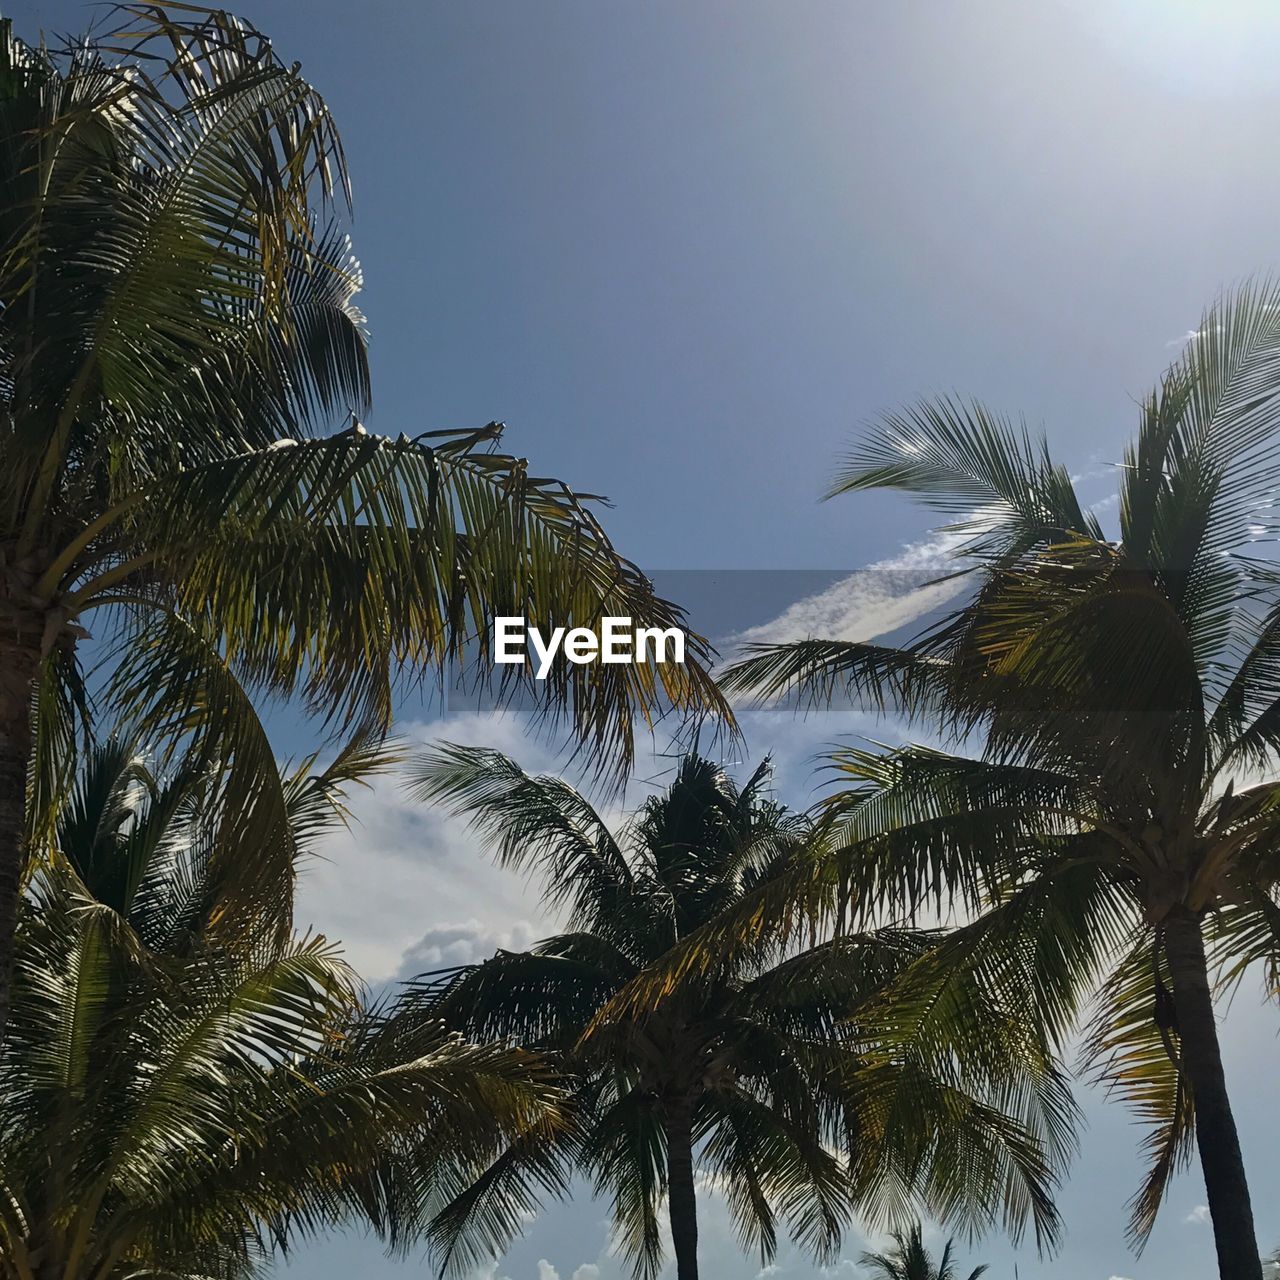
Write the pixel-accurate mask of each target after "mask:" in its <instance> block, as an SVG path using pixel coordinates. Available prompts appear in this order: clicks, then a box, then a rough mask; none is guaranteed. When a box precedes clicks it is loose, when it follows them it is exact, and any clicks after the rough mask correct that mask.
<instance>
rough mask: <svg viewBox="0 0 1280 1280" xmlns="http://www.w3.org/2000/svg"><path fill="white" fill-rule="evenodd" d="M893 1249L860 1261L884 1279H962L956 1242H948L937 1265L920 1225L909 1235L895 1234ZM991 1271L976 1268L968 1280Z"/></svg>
mask: <svg viewBox="0 0 1280 1280" xmlns="http://www.w3.org/2000/svg"><path fill="white" fill-rule="evenodd" d="M892 1239H893V1249H892V1251H891V1252H889V1253H864V1254H863V1255H862V1257H861V1258H860V1259H859V1261H860V1262H861V1263H862V1265H863V1266H864V1267H870V1268H871V1270H872V1271H873V1272H874V1273H875V1274H876V1275H878V1276H880V1277H881V1280H958V1273H957V1272H956V1269H955V1263H954V1260H953V1258H952V1257H951V1248H952V1246H953V1245H954V1243H955V1241H954V1240H948V1241H947V1243H946V1245H945V1246H944V1247H943V1250H942V1257H941V1258H939V1259H938V1261H937V1262H936V1263H935V1262H934V1261H933V1259H932V1258H931V1257H929V1251H928V1249H926V1248H925V1247H924V1231H923V1229H922V1228H921V1226H920V1224H919V1223H918V1222H917V1223H915V1225H914V1226H912V1227H911V1228H910V1230H908V1231H906V1232H902V1231H895V1232H893V1234H892ZM986 1270H987V1267H986V1265H985V1264H984V1265H983V1266H980V1267H974V1269H973V1270H972V1271H970V1272H969V1275H968V1277H967V1280H978V1277H979V1276H980V1275H982V1274H983V1273H984V1272H985V1271H986Z"/></svg>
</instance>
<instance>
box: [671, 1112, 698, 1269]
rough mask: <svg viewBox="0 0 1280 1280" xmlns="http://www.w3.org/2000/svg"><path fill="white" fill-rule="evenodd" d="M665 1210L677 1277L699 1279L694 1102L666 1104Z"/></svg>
mask: <svg viewBox="0 0 1280 1280" xmlns="http://www.w3.org/2000/svg"><path fill="white" fill-rule="evenodd" d="M666 1136H667V1212H668V1214H669V1215H670V1218H671V1243H672V1245H673V1246H674V1248H675V1254H676V1280H698V1202H697V1192H696V1190H695V1188H694V1182H693V1103H692V1102H691V1101H690V1100H689V1099H688V1098H673V1099H669V1100H668V1101H667V1104H666Z"/></svg>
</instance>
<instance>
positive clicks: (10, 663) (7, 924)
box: [0, 634, 40, 1052]
mask: <svg viewBox="0 0 1280 1280" xmlns="http://www.w3.org/2000/svg"><path fill="white" fill-rule="evenodd" d="M4 639H5V640H7V641H8V643H3V642H0V1046H2V1045H3V1036H4V1029H5V1025H6V1023H7V1022H8V1020H9V987H10V983H11V980H12V977H13V947H14V929H15V926H16V925H17V919H18V895H19V893H20V891H21V888H22V873H23V870H24V869H25V865H26V851H27V769H28V765H29V763H30V759H31V701H32V695H33V693H34V691H35V681H36V673H37V672H38V670H39V667H40V647H39V642H38V641H37V642H36V643H35V644H34V645H32V644H30V643H24V640H25V639H28V638H26V637H21V636H19V637H17V638H16V639H15V637H14V636H13V635H12V634H11V635H10V636H7V637H5V638H4ZM2 1051H3V1050H2V1049H0V1052H2Z"/></svg>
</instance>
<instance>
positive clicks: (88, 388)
mask: <svg viewBox="0 0 1280 1280" xmlns="http://www.w3.org/2000/svg"><path fill="white" fill-rule="evenodd" d="M120 12H121V13H122V14H123V26H122V27H121V29H119V30H117V31H115V32H111V33H107V34H104V35H102V36H101V37H99V38H98V39H97V40H96V41H89V40H86V41H81V42H76V43H73V44H72V45H70V46H69V47H68V48H67V49H66V50H64V51H63V52H61V53H60V54H58V53H54V52H50V51H49V50H47V49H46V48H45V47H44V46H40V47H35V46H31V45H27V44H24V43H22V42H21V41H20V40H18V39H16V38H15V37H14V36H13V34H12V32H11V29H10V24H9V22H8V21H5V20H0V675H2V679H0V1025H2V1024H3V1020H4V1017H5V1009H6V1007H7V999H8V979H7V974H8V971H9V967H10V958H11V957H10V952H11V944H12V935H13V925H14V918H15V911H16V909H17V902H18V892H19V885H20V883H21V880H22V877H23V874H24V869H25V868H24V855H23V848H24V839H25V836H26V829H27V827H28V826H31V827H38V826H40V825H41V824H42V823H43V824H45V825H47V822H48V820H49V815H50V814H51V813H52V810H53V807H54V804H55V797H56V792H57V790H58V789H59V787H61V786H64V785H65V784H66V783H67V781H68V780H69V777H70V770H71V769H72V767H73V766H72V762H71V756H72V752H71V750H70V747H71V745H72V743H73V741H74V736H75V725H76V723H77V722H78V720H79V719H81V718H82V717H83V713H84V711H85V708H86V706H87V702H88V697H87V694H86V692H85V682H84V676H83V673H82V671H81V669H80V666H79V663H78V660H77V645H78V642H79V641H80V640H82V639H83V638H84V637H85V636H86V635H87V632H86V631H85V629H84V627H85V624H86V623H87V622H88V621H89V620H90V616H91V615H96V618H97V621H96V623H95V628H96V629H99V634H100V635H101V636H102V637H103V638H105V639H106V640H107V641H108V643H109V644H110V646H111V647H112V649H113V651H114V652H115V653H116V654H117V656H118V655H119V654H121V653H123V654H124V655H125V660H124V661H122V662H120V664H119V666H118V667H116V668H115V669H114V687H113V690H112V694H113V697H114V699H115V701H116V702H117V703H118V704H119V705H120V706H121V707H122V708H123V713H124V714H126V715H128V716H135V717H141V718H144V719H145V720H147V721H148V722H149V724H150V725H151V727H152V728H153V729H154V730H155V731H156V732H157V736H158V737H161V738H163V737H164V736H165V734H167V733H168V732H169V731H171V730H178V731H180V732H185V733H188V734H195V735H196V736H197V737H198V739H199V741H200V743H201V747H202V750H203V751H204V755H205V759H206V760H207V761H213V760H215V759H216V760H219V761H222V762H223V764H224V765H225V767H227V768H229V769H231V770H233V772H234V773H235V774H236V775H237V783H236V785H237V786H238V787H239V789H240V792H241V803H240V805H239V806H238V807H239V809H240V811H241V813H242V814H243V815H244V816H245V819H246V821H248V820H249V815H250V813H252V814H253V815H254V820H255V821H256V822H257V823H258V824H259V826H260V827H263V828H264V829H265V826H272V825H274V827H275V829H276V833H277V835H282V834H285V833H287V825H286V824H285V822H284V808H283V801H282V798H281V796H280V794H279V791H278V787H277V786H276V785H275V782H274V781H273V780H274V779H275V777H276V775H275V772H274V769H273V768H271V767H270V764H271V762H270V758H269V757H270V752H269V750H267V748H266V746H265V739H264V738H263V735H262V732H261V726H260V725H259V724H258V721H257V718H256V716H255V715H254V713H253V706H252V703H251V701H250V695H251V694H254V693H263V692H267V693H271V694H280V695H292V694H298V695H300V696H301V699H302V700H303V702H304V703H305V705H306V706H307V708H308V709H309V710H311V711H313V712H316V713H318V714H319V715H320V716H321V717H322V718H327V719H328V720H329V721H330V722H332V723H333V724H336V725H338V726H340V727H344V728H350V727H352V726H355V725H358V724H372V725H376V726H385V724H386V722H387V720H388V717H389V715H390V710H391V698H392V692H393V676H394V673H395V672H396V670H397V669H401V668H403V669H405V670H408V671H411V672H416V673H418V674H419V675H421V673H422V672H424V671H428V670H438V669H439V668H441V667H442V666H443V664H445V663H446V662H448V661H450V660H453V659H457V660H462V659H464V658H465V657H466V656H467V654H468V653H469V652H471V650H472V649H474V648H475V647H476V644H477V643H479V645H480V648H481V650H483V649H484V647H485V646H484V644H483V641H484V638H485V637H486V636H487V635H488V633H489V629H490V621H491V619H492V618H493V617H494V616H495V615H502V614H510V615H523V616H526V617H527V618H529V620H530V621H531V622H537V623H538V624H539V625H540V626H544V627H546V626H548V625H549V624H551V625H554V624H565V625H572V624H580V625H585V626H592V625H596V624H597V623H598V620H599V619H600V618H601V617H603V616H612V615H618V616H630V617H632V618H633V620H635V622H636V624H637V625H640V620H641V619H644V620H645V622H644V625H656V626H662V627H667V626H672V625H679V624H680V621H681V614H680V611H679V610H678V609H676V608H674V607H673V606H671V605H669V604H667V603H666V602H665V601H662V600H660V599H658V598H656V597H655V595H654V592H653V590H652V586H651V584H650V583H649V581H648V580H647V579H646V578H644V576H643V575H642V574H640V573H639V571H638V570H637V569H636V568H635V566H634V565H632V564H630V563H629V562H627V561H625V560H623V559H622V558H621V557H619V556H618V554H617V553H616V552H615V551H614V550H613V548H612V546H611V545H610V543H609V541H608V539H607V538H606V537H605V535H604V533H603V531H602V530H601V529H600V527H599V525H598V523H597V522H596V520H595V517H594V515H593V514H592V512H591V510H590V500H589V499H587V498H585V497H583V496H580V495H578V494H576V493H574V492H573V491H571V490H569V489H568V488H566V487H565V486H564V485H563V484H561V483H559V482H557V481H555V480H550V479H546V478H540V477H537V476H535V475H533V474H531V473H530V472H529V470H528V467H527V465H526V463H525V462H524V460H522V459H520V458H517V457H513V456H510V455H507V454H505V453H501V452H496V451H495V450H496V448H497V445H498V441H499V439H500V436H501V426H500V424H497V423H491V424H489V426H487V427H483V428H480V429H478V430H465V431H451V432H450V431H446V432H435V433H427V434H425V435H414V436H412V438H411V437H410V436H408V435H404V434H401V435H399V436H398V437H396V438H395V439H391V438H386V437H380V436H376V435H372V434H369V433H368V432H367V431H366V430H365V428H364V427H363V426H362V425H361V424H360V423H359V422H358V421H357V420H356V418H355V416H354V415H355V414H356V413H358V412H362V411H363V409H364V407H365V406H366V405H367V404H368V402H369V373H368V365H367V362H366V355H365V337H364V331H363V322H362V318H361V316H360V313H359V311H358V310H357V309H356V307H355V305H354V302H353V298H354V295H355V294H356V292H357V291H358V289H359V287H360V271H359V266H358V264H357V263H356V261H355V259H354V258H353V256H352V253H351V248H350V245H349V242H348V239H347V237H346V235H345V234H344V233H343V231H342V229H341V226H340V224H339V223H338V221H336V213H335V195H336V196H342V195H344V194H345V193H346V191H347V178H346V169H345V165H344V161H343V154H342V149H341V145H340V143H339V140H338V135H337V132H336V130H335V128H334V124H333V121H332V119H331V117H330V115H329V112H328V110H327V108H326V107H325V104H324V102H323V101H322V100H321V98H320V97H319V95H318V94H317V93H316V92H315V90H314V89H312V88H311V86H310V85H308V84H307V82H306V81H305V80H304V79H303V78H302V76H301V75H300V73H299V71H298V68H297V65H296V64H295V65H294V66H292V67H290V66H288V65H286V64H285V63H283V62H281V61H280V59H279V58H277V57H276V55H275V54H274V53H273V52H272V49H271V46H270V44H269V42H268V41H267V40H266V39H265V38H264V37H263V36H261V35H260V34H259V33H257V32H256V31H254V30H253V29H252V28H250V27H248V26H247V25H245V24H244V23H242V22H240V21H238V20H236V19H233V18H231V17H228V16H227V15H226V14H224V13H222V12H219V11H204V10H200V9H197V8H195V7H193V6H189V5H185V4H174V5H172V6H171V7H169V8H166V7H165V6H163V5H153V4H136V5H126V6H123V8H122V9H121V10H120ZM338 415H347V416H346V418H345V421H346V422H347V423H348V427H347V429H345V430H342V431H339V432H337V433H336V434H330V432H332V430H333V428H334V427H335V426H336V425H338V422H337V420H336V419H337V418H338ZM707 655H708V650H707V648H706V646H705V644H704V643H703V642H702V641H701V640H700V639H698V638H697V637H692V638H691V647H690V648H689V649H688V650H687V657H688V658H689V661H687V662H686V663H685V664H684V665H676V664H666V665H663V666H660V667H659V666H640V667H637V666H632V665H617V664H615V665H609V666H604V665H600V664H586V665H572V664H557V670H555V671H553V672H552V675H551V677H550V678H549V679H548V680H547V681H545V682H539V683H538V684H537V685H536V686H533V692H534V693H535V695H537V696H538V697H540V699H541V705H542V706H543V708H544V709H547V710H549V711H550V712H551V714H553V715H560V714H563V715H565V716H567V717H568V718H569V720H570V722H571V725H572V728H573V729H574V730H575V732H576V733H577V734H578V736H579V738H580V739H581V740H582V741H583V742H584V743H585V744H587V745H589V746H590V747H591V753H592V755H593V758H597V759H599V760H601V761H602V763H604V764H605V767H615V766H616V767H617V768H618V769H619V770H621V771H625V766H626V764H627V762H628V761H629V759H630V754H631V737H632V730H633V726H634V724H635V722H636V720H637V718H639V719H640V720H641V721H646V720H648V719H649V718H651V717H652V716H653V715H655V714H657V713H659V712H660V711H661V710H662V709H664V708H666V707H668V706H670V705H671V704H674V705H675V706H677V707H682V708H686V709H688V708H698V707H701V708H711V709H713V710H714V709H723V703H722V702H721V701H720V699H719V697H718V695H717V694H716V692H715V690H714V686H713V684H712V683H711V681H710V679H709V677H708V675H707V672H706V659H707ZM481 668H482V670H483V669H484V664H483V663H481ZM108 669H110V664H109V666H108ZM503 670H504V671H505V672H507V673H508V679H507V681H506V682H504V683H509V682H510V680H511V679H515V678H519V677H520V675H521V668H518V667H506V668H503ZM27 798H29V801H30V802H29V804H27V805H26V809H27V815H28V821H27V822H26V823H25V824H24V800H25V799H27ZM264 824H265V826H264ZM264 838H265V839H275V838H276V837H275V836H269V837H268V836H264Z"/></svg>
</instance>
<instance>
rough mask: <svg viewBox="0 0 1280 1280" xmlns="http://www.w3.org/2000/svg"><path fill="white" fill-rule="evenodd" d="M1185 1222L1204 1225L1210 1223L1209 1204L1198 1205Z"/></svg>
mask: <svg viewBox="0 0 1280 1280" xmlns="http://www.w3.org/2000/svg"><path fill="white" fill-rule="evenodd" d="M1183 1221H1184V1222H1194V1223H1197V1224H1199V1223H1202V1222H1208V1221H1209V1206H1208V1205H1207V1204H1198V1205H1196V1207H1195V1208H1194V1209H1192V1210H1191V1212H1190V1213H1189V1214H1187V1216H1186V1217H1185V1218H1184V1219H1183Z"/></svg>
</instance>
